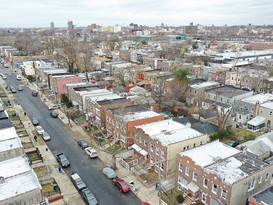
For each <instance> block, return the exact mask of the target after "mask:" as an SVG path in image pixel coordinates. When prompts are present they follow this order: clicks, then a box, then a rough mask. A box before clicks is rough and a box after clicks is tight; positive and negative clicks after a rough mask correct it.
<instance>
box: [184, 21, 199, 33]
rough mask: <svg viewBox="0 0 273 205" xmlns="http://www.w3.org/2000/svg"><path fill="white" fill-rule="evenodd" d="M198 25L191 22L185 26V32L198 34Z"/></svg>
mask: <svg viewBox="0 0 273 205" xmlns="http://www.w3.org/2000/svg"><path fill="white" fill-rule="evenodd" d="M197 30H198V26H194V25H193V23H192V22H191V23H190V25H189V26H183V33H184V34H197Z"/></svg>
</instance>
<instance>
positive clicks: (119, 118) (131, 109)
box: [106, 105, 164, 147]
mask: <svg viewBox="0 0 273 205" xmlns="http://www.w3.org/2000/svg"><path fill="white" fill-rule="evenodd" d="M161 120H164V115H163V114H159V113H156V112H153V111H151V110H149V109H147V108H145V107H143V106H141V105H133V106H127V107H123V108H113V109H108V110H107V112H106V130H107V136H108V137H112V138H114V140H115V141H120V142H121V143H122V144H123V145H124V146H126V147H128V146H129V145H131V144H133V143H134V140H133V130H134V127H135V126H137V125H143V124H147V123H151V122H156V121H161Z"/></svg>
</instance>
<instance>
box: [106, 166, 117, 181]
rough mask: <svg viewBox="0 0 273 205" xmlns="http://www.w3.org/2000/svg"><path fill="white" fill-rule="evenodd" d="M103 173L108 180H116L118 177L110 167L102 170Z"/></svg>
mask: <svg viewBox="0 0 273 205" xmlns="http://www.w3.org/2000/svg"><path fill="white" fill-rule="evenodd" d="M102 173H103V174H104V175H105V176H107V178H108V179H114V178H116V177H117V174H116V172H115V171H114V170H113V169H111V168H110V167H104V168H103V169H102Z"/></svg>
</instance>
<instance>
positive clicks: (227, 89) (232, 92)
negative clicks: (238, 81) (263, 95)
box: [206, 86, 252, 97]
mask: <svg viewBox="0 0 273 205" xmlns="http://www.w3.org/2000/svg"><path fill="white" fill-rule="evenodd" d="M206 92H207V93H213V94H219V95H224V96H226V97H236V96H238V95H243V94H245V93H249V92H252V91H246V90H242V89H240V88H236V87H233V86H222V87H217V88H210V89H207V90H206Z"/></svg>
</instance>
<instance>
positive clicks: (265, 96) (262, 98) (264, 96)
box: [242, 93, 273, 105]
mask: <svg viewBox="0 0 273 205" xmlns="http://www.w3.org/2000/svg"><path fill="white" fill-rule="evenodd" d="M271 100H272V101H273V94H270V93H260V94H257V95H253V96H251V97H248V98H244V99H242V102H246V103H249V104H253V105H255V104H256V103H257V102H259V103H260V105H261V104H263V103H265V102H268V101H271Z"/></svg>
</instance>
